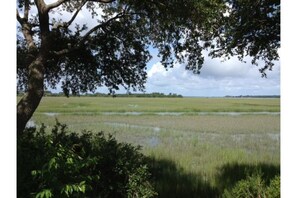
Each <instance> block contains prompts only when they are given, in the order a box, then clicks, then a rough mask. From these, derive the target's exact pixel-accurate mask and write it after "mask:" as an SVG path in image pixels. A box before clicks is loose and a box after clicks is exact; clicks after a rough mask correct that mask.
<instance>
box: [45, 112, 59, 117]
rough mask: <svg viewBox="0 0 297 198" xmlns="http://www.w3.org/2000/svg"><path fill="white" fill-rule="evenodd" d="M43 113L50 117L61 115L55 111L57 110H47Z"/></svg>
mask: <svg viewBox="0 0 297 198" xmlns="http://www.w3.org/2000/svg"><path fill="white" fill-rule="evenodd" d="M43 114H44V115H46V116H49V117H54V116H57V115H59V113H55V112H45V113H43Z"/></svg>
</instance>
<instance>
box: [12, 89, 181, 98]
mask: <svg viewBox="0 0 297 198" xmlns="http://www.w3.org/2000/svg"><path fill="white" fill-rule="evenodd" d="M17 94H18V96H23V95H24V92H18V93H17ZM44 96H52V97H65V95H64V93H63V92H59V93H52V92H51V91H45V92H44ZM71 96H79V97H135V98H182V97H183V96H182V95H180V94H176V93H169V94H164V93H159V92H152V93H125V94H116V93H111V94H105V93H99V92H97V93H85V94H80V95H71Z"/></svg>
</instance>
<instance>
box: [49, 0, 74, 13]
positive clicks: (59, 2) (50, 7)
mask: <svg viewBox="0 0 297 198" xmlns="http://www.w3.org/2000/svg"><path fill="white" fill-rule="evenodd" d="M67 1H69V0H58V1H56V2H54V3H51V4H48V5H47V6H46V11H47V12H48V11H50V10H51V9H53V8H56V7H59V6H60V5H61V4H63V3H65V2H67Z"/></svg>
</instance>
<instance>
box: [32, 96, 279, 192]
mask: <svg viewBox="0 0 297 198" xmlns="http://www.w3.org/2000/svg"><path fill="white" fill-rule="evenodd" d="M150 107H151V108H150ZM224 107H225V108H224ZM222 110H223V111H222ZM228 111H229V112H228ZM278 111H279V99H223V98H211V99H206V98H183V99H177V98H174V99H173V98H167V99H159V98H151V99H144V98H142V99H139V98H129V99H128V98H114V99H112V98H47V97H45V98H44V100H43V101H42V103H41V104H40V106H39V109H38V111H37V113H36V114H35V115H34V117H33V118H32V120H31V124H32V125H35V126H37V127H40V126H41V123H45V124H46V125H47V126H49V127H48V128H47V129H46V130H49V129H50V128H51V127H53V126H54V125H55V118H58V120H59V121H60V122H61V123H65V124H67V125H68V128H69V129H70V131H76V132H79V133H80V131H82V130H83V129H87V130H91V131H98V130H100V131H104V132H105V133H110V134H112V135H113V136H114V137H115V139H116V140H117V141H118V142H126V143H130V144H131V145H133V146H135V147H136V146H137V145H141V146H142V149H141V152H142V153H143V154H144V155H145V156H146V157H148V158H149V159H150V160H149V163H148V164H150V167H151V171H150V172H151V173H152V178H151V179H152V181H153V184H152V185H153V186H154V187H155V190H156V191H157V193H158V197H220V196H223V195H224V196H225V197H228V196H229V197H230V196H232V195H236V193H239V192H240V193H242V191H241V187H242V186H245V187H246V188H247V189H248V186H254V185H253V183H255V182H256V183H257V182H258V183H259V185H258V188H257V189H256V190H253V189H251V190H250V191H253V192H256V194H257V192H259V193H262V194H261V195H263V193H264V194H265V193H267V192H268V191H269V192H270V191H273V190H271V188H272V187H270V186H273V185H275V183H277V181H279V178H278V177H277V176H278V175H279V166H280V115H279V113H278ZM199 112H200V113H199ZM202 112H203V113H202ZM220 112H225V114H221V113H220ZM230 112H231V113H230ZM234 112H237V113H238V114H236V113H234ZM240 112H241V113H242V114H241V113H240ZM255 112H258V113H256V114H255ZM269 112H270V113H269ZM228 113H229V114H228ZM276 186H277V185H276ZM278 187H279V185H278ZM233 188H234V189H233ZM269 189H270V190H269ZM274 189H276V188H274ZM275 192H276V194H277V192H278V191H277V189H276V190H274V191H273V192H272V193H275ZM265 195H266V194H265ZM242 197H245V196H242ZM254 197H256V196H254ZM270 197H271V196H270ZM276 197H277V196H276Z"/></svg>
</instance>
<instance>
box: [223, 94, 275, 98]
mask: <svg viewBox="0 0 297 198" xmlns="http://www.w3.org/2000/svg"><path fill="white" fill-rule="evenodd" d="M225 98H280V95H239V96H225Z"/></svg>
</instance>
